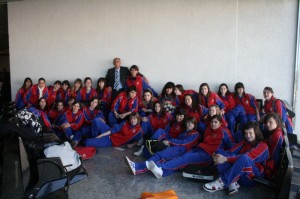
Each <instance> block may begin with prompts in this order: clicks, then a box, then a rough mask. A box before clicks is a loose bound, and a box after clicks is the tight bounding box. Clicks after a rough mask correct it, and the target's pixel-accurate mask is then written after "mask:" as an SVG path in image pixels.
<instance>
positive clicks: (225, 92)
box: [218, 83, 247, 134]
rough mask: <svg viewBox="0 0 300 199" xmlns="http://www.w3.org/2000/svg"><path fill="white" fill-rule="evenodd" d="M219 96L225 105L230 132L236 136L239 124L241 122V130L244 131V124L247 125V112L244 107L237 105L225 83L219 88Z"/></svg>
mask: <svg viewBox="0 0 300 199" xmlns="http://www.w3.org/2000/svg"><path fill="white" fill-rule="evenodd" d="M218 95H219V97H220V99H221V100H222V102H223V104H224V105H225V108H224V111H225V118H226V121H227V122H228V129H229V130H230V132H231V133H232V134H234V132H235V125H236V123H237V122H239V129H243V126H244V124H246V123H247V117H246V111H245V109H244V107H243V106H242V105H240V104H237V103H236V101H235V97H234V94H233V93H231V92H230V91H229V89H228V86H227V84H225V83H223V84H221V85H220V86H219V92H218Z"/></svg>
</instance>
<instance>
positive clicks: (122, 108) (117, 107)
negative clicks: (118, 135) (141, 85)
mask: <svg viewBox="0 0 300 199" xmlns="http://www.w3.org/2000/svg"><path fill="white" fill-rule="evenodd" d="M111 107H112V108H111V112H110V113H109V115H108V120H109V125H110V126H113V125H114V124H117V123H118V119H117V118H116V117H115V114H114V111H117V112H118V114H123V113H126V112H132V113H134V112H137V111H138V98H137V97H134V98H130V97H129V96H127V93H126V92H121V93H120V94H119V95H118V96H117V97H116V98H115V100H114V101H113V103H112V106H111Z"/></svg>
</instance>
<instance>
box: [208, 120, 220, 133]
mask: <svg viewBox="0 0 300 199" xmlns="http://www.w3.org/2000/svg"><path fill="white" fill-rule="evenodd" d="M220 126H221V122H220V121H219V120H218V119H217V118H214V119H212V120H211V122H210V127H211V128H212V129H213V130H215V129H218V128H219V127H220Z"/></svg>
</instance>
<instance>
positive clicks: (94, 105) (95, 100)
mask: <svg viewBox="0 0 300 199" xmlns="http://www.w3.org/2000/svg"><path fill="white" fill-rule="evenodd" d="M98 102H99V101H98V99H94V100H93V101H91V105H90V108H91V109H95V108H96V107H97V106H98Z"/></svg>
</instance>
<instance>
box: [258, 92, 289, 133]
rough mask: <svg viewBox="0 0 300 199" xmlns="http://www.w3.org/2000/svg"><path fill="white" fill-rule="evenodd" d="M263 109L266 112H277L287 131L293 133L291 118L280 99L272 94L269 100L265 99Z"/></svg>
mask: <svg viewBox="0 0 300 199" xmlns="http://www.w3.org/2000/svg"><path fill="white" fill-rule="evenodd" d="M264 111H265V113H266V114H268V113H272V112H273V113H277V114H278V115H279V117H280V118H281V121H282V122H283V123H284V124H285V127H286V130H287V132H288V133H293V123H292V119H291V118H290V117H289V116H288V115H287V110H286V106H285V104H283V103H282V101H281V100H279V99H276V98H275V97H274V96H272V98H271V99H270V100H265V105H264Z"/></svg>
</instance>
